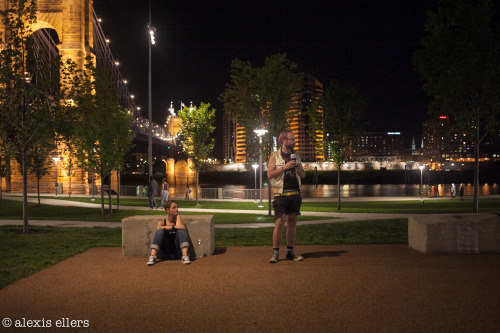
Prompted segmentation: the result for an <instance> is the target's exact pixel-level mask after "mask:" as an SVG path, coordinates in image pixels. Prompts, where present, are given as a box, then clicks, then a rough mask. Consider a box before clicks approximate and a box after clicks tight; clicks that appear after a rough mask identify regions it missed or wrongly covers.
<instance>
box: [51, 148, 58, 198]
mask: <svg viewBox="0 0 500 333" xmlns="http://www.w3.org/2000/svg"><path fill="white" fill-rule="evenodd" d="M52 159H53V160H54V162H55V163H56V182H55V187H54V188H55V189H56V198H57V162H58V161H59V160H60V158H59V157H57V156H56V157H52Z"/></svg>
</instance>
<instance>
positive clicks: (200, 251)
mask: <svg viewBox="0 0 500 333" xmlns="http://www.w3.org/2000/svg"><path fill="white" fill-rule="evenodd" d="M196 253H197V255H196V256H197V257H198V258H203V257H204V256H205V247H204V246H203V243H202V242H201V238H200V239H198V248H197V251H196Z"/></svg>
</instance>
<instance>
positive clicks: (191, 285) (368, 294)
mask: <svg viewBox="0 0 500 333" xmlns="http://www.w3.org/2000/svg"><path fill="white" fill-rule="evenodd" d="M298 251H300V252H301V253H302V254H303V256H304V257H305V260H304V261H303V262H293V261H292V262H289V261H280V262H279V263H277V264H269V263H267V259H269V257H270V249H269V248H268V247H227V248H225V247H219V248H216V253H215V255H213V256H210V257H206V258H202V259H198V260H194V261H193V262H192V264H191V265H189V266H185V265H182V264H181V263H180V261H167V262H160V263H158V264H156V265H155V266H152V267H148V266H146V261H147V258H146V257H124V256H122V253H121V249H120V248H93V249H90V250H88V251H85V252H84V253H81V254H78V255H76V256H74V257H72V258H69V259H66V260H64V261H62V262H60V263H58V264H56V265H54V266H51V267H49V268H47V269H44V270H42V271H40V272H38V273H35V274H33V275H32V276H29V277H27V278H24V279H22V280H20V281H17V282H15V283H13V284H11V285H9V286H7V287H5V288H3V289H1V290H0V300H1V301H0V319H2V320H4V322H3V323H6V322H8V320H7V321H5V320H6V319H5V318H9V319H11V320H13V321H14V322H16V321H17V322H18V323H19V324H21V323H22V320H23V318H25V320H42V319H44V322H45V323H47V322H48V321H49V320H50V322H51V325H52V327H51V328H50V329H48V330H44V329H42V330H43V331H44V332H46V331H49V332H65V331H68V327H69V324H70V323H71V320H73V324H74V325H76V324H78V322H77V320H81V321H82V322H80V325H82V324H84V325H88V328H80V330H82V331H85V332H231V333H233V332H454V333H462V332H464V333H465V332H467V333H469V332H492V333H493V332H495V333H496V332H498V331H499V329H500V316H498V309H499V306H500V301H499V300H500V284H499V283H498V281H500V265H499V263H500V254H489V255H487V254H481V255H426V254H422V253H419V252H417V251H414V250H411V249H409V248H408V246H407V245H369V246H365V245H335V246H333V245H332V246H298ZM58 321H59V322H58ZM38 323H39V324H42V322H41V321H39V322H38ZM57 324H63V325H66V326H65V327H66V328H62V329H61V328H57V327H56V325H57ZM0 330H1V331H2V332H24V331H28V332H37V330H39V329H31V330H29V329H26V330H20V329H14V328H10V329H4V328H2V329H0Z"/></svg>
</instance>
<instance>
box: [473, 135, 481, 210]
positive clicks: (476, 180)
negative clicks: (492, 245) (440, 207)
mask: <svg viewBox="0 0 500 333" xmlns="http://www.w3.org/2000/svg"><path fill="white" fill-rule="evenodd" d="M474 153H475V154H474V155H475V156H474V203H473V207H472V212H473V213H476V214H477V213H479V195H478V194H479V126H478V125H477V126H476V139H475V143H474Z"/></svg>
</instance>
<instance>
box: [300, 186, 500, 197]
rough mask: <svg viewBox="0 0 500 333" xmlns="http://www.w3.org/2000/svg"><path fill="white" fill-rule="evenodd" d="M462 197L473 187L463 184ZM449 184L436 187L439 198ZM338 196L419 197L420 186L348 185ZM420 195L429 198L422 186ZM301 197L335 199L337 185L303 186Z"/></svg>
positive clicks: (491, 190)
mask: <svg viewBox="0 0 500 333" xmlns="http://www.w3.org/2000/svg"><path fill="white" fill-rule="evenodd" d="M464 186H465V190H464V195H465V196H470V195H473V194H474V185H473V184H465V185H464ZM455 187H456V189H457V194H456V196H457V197H458V189H459V187H460V184H455ZM450 190H451V184H440V185H438V193H439V196H448V197H449V196H450V192H451V191H450ZM340 191H341V192H340V194H341V196H342V197H343V198H353V197H404V196H408V197H419V196H420V185H415V184H412V185H405V184H374V185H360V184H348V185H341V187H340ZM422 192H423V193H422V195H423V196H424V197H428V196H429V192H428V188H427V186H426V185H424V186H423V191H422ZM302 193H303V196H304V197H306V198H329V197H337V195H338V194H337V193H338V191H337V185H318V186H317V187H316V186H314V185H303V186H302ZM496 194H500V187H499V186H497V184H493V185H488V184H484V185H482V186H480V187H479V195H496Z"/></svg>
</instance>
